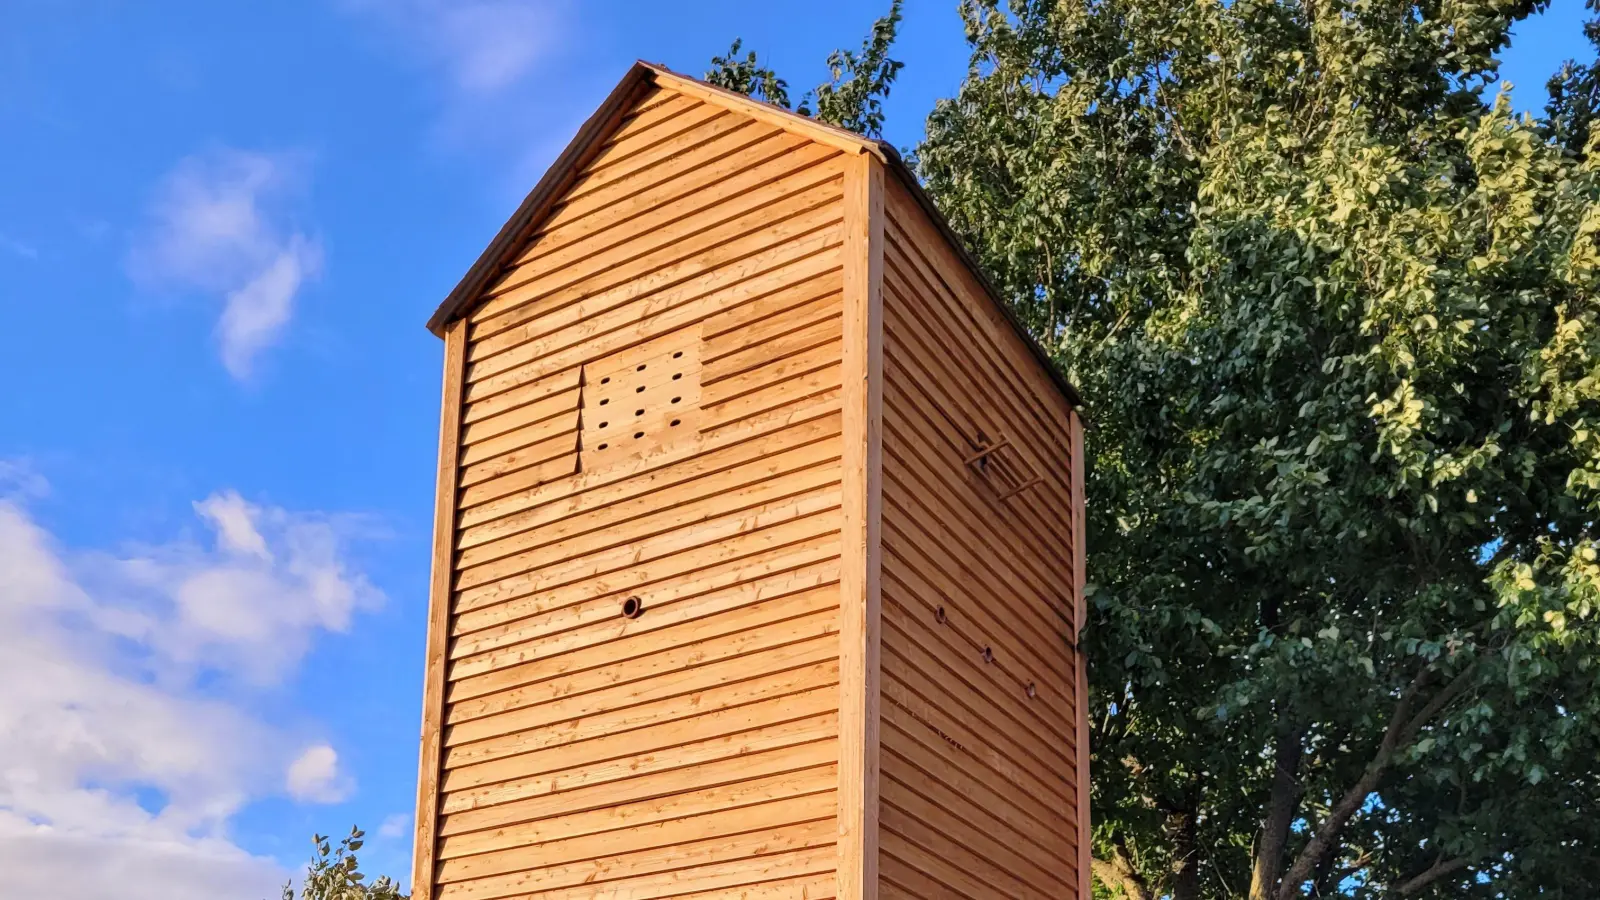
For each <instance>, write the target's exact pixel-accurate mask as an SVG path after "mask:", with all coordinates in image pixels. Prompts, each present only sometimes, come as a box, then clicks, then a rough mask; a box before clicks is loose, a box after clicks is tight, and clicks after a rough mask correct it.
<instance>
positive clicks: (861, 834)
mask: <svg viewBox="0 0 1600 900" xmlns="http://www.w3.org/2000/svg"><path fill="white" fill-rule="evenodd" d="M883 191H884V168H883V164H882V163H881V162H880V161H879V160H877V159H876V158H875V157H873V156H871V155H870V154H865V153H863V154H859V155H857V156H855V157H854V158H852V159H850V160H849V161H848V164H847V168H846V169H845V176H844V347H843V354H842V355H843V360H842V362H843V372H842V379H843V388H842V391H841V402H842V403H843V414H842V427H843V440H844V448H843V452H842V460H841V462H842V464H843V474H842V479H841V480H842V488H843V509H842V516H841V518H842V521H843V524H842V526H841V527H842V534H841V548H840V561H839V562H840V576H839V587H840V605H839V616H840V621H839V637H840V647H839V685H840V688H839V700H840V708H839V794H838V796H839V857H838V875H837V877H838V896H839V898H840V900H877V896H878V771H879V761H878V728H879V719H878V706H879V667H880V662H879V653H880V641H881V616H882V610H881V606H880V577H881V573H880V566H879V546H880V544H881V540H882V537H881V525H882V495H883V487H882V471H883V293H882V283H883V244H884V229H883V216H884V198H883Z"/></svg>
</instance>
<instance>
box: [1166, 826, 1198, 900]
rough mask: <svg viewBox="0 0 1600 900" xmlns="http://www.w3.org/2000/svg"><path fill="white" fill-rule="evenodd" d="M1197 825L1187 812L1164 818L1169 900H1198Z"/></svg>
mask: <svg viewBox="0 0 1600 900" xmlns="http://www.w3.org/2000/svg"><path fill="white" fill-rule="evenodd" d="M1198 825H1199V823H1198V820H1197V819H1196V817H1195V814H1194V813H1193V812H1192V811H1190V810H1183V811H1180V812H1175V813H1173V814H1171V815H1170V816H1168V817H1167V829H1166V830H1167V838H1168V840H1169V841H1170V842H1171V846H1172V878H1171V880H1170V881H1169V882H1168V884H1167V887H1168V894H1169V896H1171V898H1172V900H1200V848H1199V846H1198V844H1199V841H1198V835H1197V832H1198Z"/></svg>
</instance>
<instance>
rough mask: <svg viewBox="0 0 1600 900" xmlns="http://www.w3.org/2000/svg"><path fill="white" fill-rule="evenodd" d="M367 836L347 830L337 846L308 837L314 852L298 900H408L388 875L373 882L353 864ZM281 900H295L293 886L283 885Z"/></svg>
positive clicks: (320, 839) (358, 864)
mask: <svg viewBox="0 0 1600 900" xmlns="http://www.w3.org/2000/svg"><path fill="white" fill-rule="evenodd" d="M365 838H366V834H365V833H364V832H363V831H362V830H361V829H359V828H352V829H350V833H349V834H348V835H346V836H345V837H344V838H343V839H342V840H340V841H339V843H338V844H337V845H335V844H333V843H331V842H330V841H329V839H328V838H326V837H324V836H322V835H320V834H318V835H313V836H312V838H311V841H312V843H313V844H314V845H315V846H316V853H315V855H313V856H312V857H311V863H310V864H309V865H308V866H307V867H306V875H305V881H304V882H303V883H302V884H301V886H300V895H299V897H300V900H407V897H406V895H405V894H402V893H401V892H400V888H399V886H397V885H396V884H395V883H394V882H393V881H392V880H390V879H389V877H388V876H387V875H385V876H380V877H379V878H377V879H374V880H373V881H370V882H369V881H367V876H366V874H365V873H363V872H362V871H361V869H360V863H358V862H356V851H357V850H360V849H361V846H362V844H363V843H364V840H365ZM283 900H295V892H294V886H293V885H292V884H286V885H284V886H283Z"/></svg>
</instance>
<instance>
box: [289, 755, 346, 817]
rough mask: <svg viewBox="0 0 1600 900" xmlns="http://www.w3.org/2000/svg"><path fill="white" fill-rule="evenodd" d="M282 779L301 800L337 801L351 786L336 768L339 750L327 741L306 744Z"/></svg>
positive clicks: (313, 801)
mask: <svg viewBox="0 0 1600 900" xmlns="http://www.w3.org/2000/svg"><path fill="white" fill-rule="evenodd" d="M284 781H285V784H286V786H287V788H288V790H289V796H291V797H293V798H294V799H296V800H299V801H301V802H302V803H338V802H339V801H340V800H343V799H344V798H346V797H348V796H349V795H350V792H351V791H352V790H354V785H353V784H352V783H351V780H350V778H349V776H347V775H345V774H344V772H343V771H342V770H341V769H340V768H339V752H338V751H337V750H335V749H333V748H332V747H330V746H328V745H327V744H314V745H312V746H310V747H307V748H306V749H305V751H304V752H302V753H301V754H300V755H299V756H298V757H296V758H295V761H294V762H292V763H290V764H289V772H288V774H287V776H286V777H285V779H284Z"/></svg>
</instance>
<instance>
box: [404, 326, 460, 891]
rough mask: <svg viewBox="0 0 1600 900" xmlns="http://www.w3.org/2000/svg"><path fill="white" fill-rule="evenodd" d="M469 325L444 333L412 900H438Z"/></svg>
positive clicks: (418, 764)
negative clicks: (447, 684)
mask: <svg viewBox="0 0 1600 900" xmlns="http://www.w3.org/2000/svg"><path fill="white" fill-rule="evenodd" d="M466 345H467V323H466V321H465V320H464V319H457V320H456V321H454V322H451V323H450V324H449V325H447V326H446V329H445V336H444V389H443V392H442V393H443V396H442V397H441V398H440V405H439V409H440V412H439V473H438V480H437V482H436V483H435V484H436V486H435V493H434V501H433V502H434V506H433V564H432V575H431V577H430V579H429V587H428V655H427V663H426V667H425V669H424V671H423V688H422V741H421V745H422V746H421V753H420V759H419V760H418V763H417V812H416V844H415V847H414V850H413V853H412V856H411V859H412V866H411V896H412V898H413V900H433V897H434V877H433V875H434V864H435V857H436V854H437V851H438V846H439V831H438V826H439V779H440V775H441V772H442V770H443V766H444V746H443V741H444V738H443V725H444V689H445V662H446V658H447V657H448V655H449V647H450V600H451V597H450V594H451V585H452V583H453V581H454V577H453V576H454V570H455V546H456V493H457V488H458V487H459V478H460V471H461V467H460V465H459V463H460V458H459V454H460V451H461V404H462V399H463V397H464V384H465V380H466V358H467V353H466Z"/></svg>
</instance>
